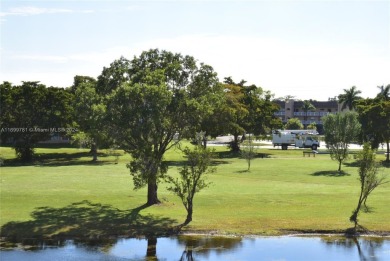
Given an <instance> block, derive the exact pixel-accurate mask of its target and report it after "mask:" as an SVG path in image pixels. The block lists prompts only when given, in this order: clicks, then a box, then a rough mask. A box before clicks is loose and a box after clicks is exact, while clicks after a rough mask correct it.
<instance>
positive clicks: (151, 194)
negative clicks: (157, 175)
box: [146, 180, 161, 206]
mask: <svg viewBox="0 0 390 261" xmlns="http://www.w3.org/2000/svg"><path fill="white" fill-rule="evenodd" d="M160 203H161V201H160V200H159V199H158V197H157V182H156V180H149V182H148V201H147V202H146V204H147V205H148V206H151V205H155V204H160Z"/></svg>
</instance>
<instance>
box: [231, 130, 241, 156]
mask: <svg viewBox="0 0 390 261" xmlns="http://www.w3.org/2000/svg"><path fill="white" fill-rule="evenodd" d="M238 135H239V134H238V133H236V134H234V135H233V136H234V140H233V141H232V142H231V146H230V149H231V150H232V151H233V152H239V151H240V146H239V145H238Z"/></svg>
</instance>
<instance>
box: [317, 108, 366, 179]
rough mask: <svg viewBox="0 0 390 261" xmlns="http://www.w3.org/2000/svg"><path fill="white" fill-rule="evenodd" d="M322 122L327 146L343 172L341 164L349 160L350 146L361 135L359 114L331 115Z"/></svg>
mask: <svg viewBox="0 0 390 261" xmlns="http://www.w3.org/2000/svg"><path fill="white" fill-rule="evenodd" d="M322 121H323V122H324V131H325V143H326V146H327V148H328V149H329V152H330V156H331V158H332V159H333V160H337V161H338V163H339V168H338V171H339V172H341V164H342V163H343V162H344V161H345V160H346V159H347V158H348V154H349V149H348V147H349V144H350V143H351V142H353V141H356V140H357V138H358V135H359V133H360V128H361V125H360V123H359V121H358V119H357V113H355V112H345V113H337V114H329V115H327V116H324V117H323V118H322Z"/></svg>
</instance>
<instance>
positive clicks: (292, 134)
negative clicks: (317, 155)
mask: <svg viewBox="0 0 390 261" xmlns="http://www.w3.org/2000/svg"><path fill="white" fill-rule="evenodd" d="M316 135H318V132H317V131H315V130H275V131H273V133H272V144H273V145H274V147H275V146H282V150H287V148H288V147H289V146H294V147H296V148H311V149H312V150H316V149H317V148H318V147H319V146H320V142H319V141H318V140H317V139H316V137H315V136H316Z"/></svg>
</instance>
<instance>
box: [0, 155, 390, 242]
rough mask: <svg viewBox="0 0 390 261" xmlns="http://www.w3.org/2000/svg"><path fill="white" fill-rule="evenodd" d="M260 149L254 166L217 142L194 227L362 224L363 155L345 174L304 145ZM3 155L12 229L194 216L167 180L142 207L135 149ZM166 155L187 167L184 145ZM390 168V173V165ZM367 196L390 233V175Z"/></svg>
mask: <svg viewBox="0 0 390 261" xmlns="http://www.w3.org/2000/svg"><path fill="white" fill-rule="evenodd" d="M102 152H105V151H102ZM258 152H259V153H264V154H266V155H267V157H266V158H256V159H254V160H253V161H252V166H251V171H250V172H246V171H245V170H246V168H247V165H246V161H245V160H243V159H241V158H239V157H238V156H236V155H232V154H231V153H230V152H229V151H228V150H227V148H225V147H217V148H216V155H218V158H217V159H216V161H215V163H216V166H217V170H216V172H215V173H213V174H210V175H208V180H209V181H211V182H212V185H211V186H210V187H209V188H207V189H205V190H203V191H201V192H200V193H198V194H196V196H195V199H194V215H193V221H192V222H191V223H190V224H189V226H187V227H184V229H183V230H184V231H196V232H210V231H213V232H215V233H220V234H231V233H233V234H265V235H276V234H285V233H290V232H292V231H298V232H299V231H305V232H308V231H309V232H310V231H312V232H317V231H320V232H336V231H340V232H341V231H344V230H345V229H347V228H349V227H351V226H352V224H351V223H350V222H349V217H350V215H351V212H352V211H353V209H354V208H355V207H356V204H357V201H358V196H359V181H358V173H357V167H356V165H355V164H354V160H353V159H352V160H350V161H348V162H347V164H345V165H344V166H343V170H344V172H343V173H342V174H338V173H337V171H336V170H337V167H338V166H337V163H336V162H335V161H332V160H331V159H330V156H329V155H328V154H318V155H317V156H316V157H310V158H309V157H303V156H302V150H287V151H282V150H278V149H259V150H258ZM0 153H1V155H2V157H3V158H6V159H7V160H6V162H5V163H6V164H5V166H2V167H1V168H0V171H1V183H0V184H1V216H0V217H1V220H0V222H1V224H0V225H1V226H2V234H4V233H5V234H7V235H10V234H12V233H34V234H35V235H42V236H53V235H58V234H61V233H63V234H65V235H66V233H67V232H69V233H71V234H72V235H75V236H85V235H87V234H88V233H95V234H99V233H100V234H101V235H108V234H110V233H112V234H127V233H128V234H131V233H130V231H133V232H134V229H135V230H136V232H135V233H136V234H137V233H142V231H145V230H146V231H149V232H150V231H151V230H154V229H156V230H158V229H161V227H167V226H168V227H169V226H175V225H179V224H181V223H182V222H183V221H184V220H185V217H186V211H185V209H184V207H183V205H182V204H181V202H180V200H179V199H178V198H177V197H176V196H174V195H172V194H171V193H169V192H168V191H167V190H166V186H167V184H165V183H160V184H159V190H158V193H159V198H160V200H162V202H163V203H162V204H160V205H155V206H151V207H142V205H143V204H144V203H145V202H146V189H141V190H138V191H134V190H133V183H132V177H131V176H130V174H129V170H128V169H127V168H126V163H128V161H129V159H130V157H129V156H128V155H127V154H123V153H121V156H120V157H119V161H118V163H117V164H116V162H115V161H116V158H115V156H112V155H109V154H102V155H101V157H100V159H99V163H92V162H91V161H90V160H91V158H90V156H89V155H88V150H85V149H84V150H82V149H76V148H46V149H43V148H41V149H37V153H38V154H39V155H40V156H39V159H38V160H37V161H36V162H35V163H34V164H33V165H24V166H21V165H20V164H16V163H15V162H13V161H12V160H11V159H12V158H13V157H14V152H13V150H11V149H10V148H6V147H2V148H1V150H0ZM377 158H378V160H384V156H383V154H382V155H378V157H377ZM10 160H11V161H10ZM166 160H168V161H169V164H170V168H169V174H170V175H177V173H178V168H179V167H180V165H181V164H182V161H183V160H184V158H183V157H182V155H181V152H180V151H179V150H174V149H173V150H171V151H169V152H168V153H167V156H166ZM381 171H382V173H383V174H385V175H387V176H388V178H387V179H388V180H390V169H389V168H385V167H384V168H382V169H381ZM367 203H368V205H369V206H370V213H361V215H360V216H359V220H360V224H361V225H362V226H364V227H366V228H367V229H368V230H370V231H374V232H380V231H382V232H383V231H386V232H389V231H390V222H389V220H390V207H389V206H390V183H387V184H384V185H383V186H380V187H378V188H377V189H376V190H374V192H373V193H372V195H371V196H370V197H369V199H368V201H367ZM61 224H62V225H61ZM49 227H50V229H49ZM76 228H77V229H76ZM18 229H19V230H18ZM137 229H138V231H137ZM12 230H13V231H12ZM4 231H6V232H4ZM70 231H71V232H70ZM78 233H80V234H81V233H82V234H84V235H77V234H78ZM3 236H4V235H3ZM24 236H28V235H24Z"/></svg>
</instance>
